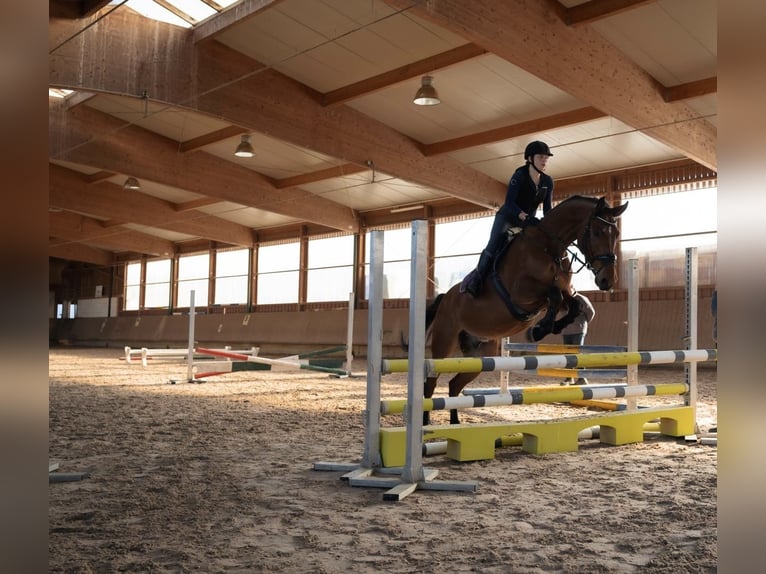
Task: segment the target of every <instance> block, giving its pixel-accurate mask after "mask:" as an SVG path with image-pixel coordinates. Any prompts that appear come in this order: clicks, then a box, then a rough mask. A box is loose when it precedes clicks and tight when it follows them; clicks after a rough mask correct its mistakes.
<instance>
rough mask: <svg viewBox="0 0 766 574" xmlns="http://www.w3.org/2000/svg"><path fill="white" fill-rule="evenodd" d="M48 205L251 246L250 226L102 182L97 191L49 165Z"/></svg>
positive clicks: (63, 169) (75, 173) (77, 178)
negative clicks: (177, 209) (178, 206)
mask: <svg viewBox="0 0 766 574" xmlns="http://www.w3.org/2000/svg"><path fill="white" fill-rule="evenodd" d="M49 178H50V179H49V185H50V192H49V203H50V205H52V206H56V207H66V208H67V209H69V210H72V211H78V212H80V213H87V214H90V215H92V216H95V217H104V218H107V219H119V220H121V221H127V222H130V223H138V224H141V225H148V226H151V227H158V228H160V229H168V230H170V231H175V232H177V233H184V234H186V235H191V236H195V237H204V238H207V239H211V240H213V241H220V242H222V243H227V244H230V245H241V246H245V247H251V246H252V245H253V243H254V242H253V231H252V229H250V228H249V227H245V226H244V225H239V224H236V223H232V222H230V221H226V220H224V219H221V218H219V217H214V216H212V215H205V214H201V213H198V212H194V211H189V212H184V213H179V212H177V211H176V210H175V209H174V207H173V204H171V203H170V202H168V201H164V200H162V199H158V198H156V197H151V196H148V195H145V194H142V193H136V192H131V193H130V194H129V195H126V192H125V191H124V190H123V189H122V187H120V186H118V185H114V184H112V183H106V182H105V183H102V184H101V185H100V186H98V188H95V187H93V186H88V185H87V184H84V183H83V181H82V178H80V177H79V174H78V173H77V172H74V171H71V170H68V169H66V168H63V167H59V166H57V165H53V164H50V165H49Z"/></svg>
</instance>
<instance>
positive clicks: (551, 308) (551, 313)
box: [527, 285, 564, 343]
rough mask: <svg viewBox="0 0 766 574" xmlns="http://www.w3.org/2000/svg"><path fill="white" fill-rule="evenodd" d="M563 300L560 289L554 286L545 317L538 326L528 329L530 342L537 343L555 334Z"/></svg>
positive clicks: (550, 289) (549, 292) (550, 290)
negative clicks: (557, 317)
mask: <svg viewBox="0 0 766 574" xmlns="http://www.w3.org/2000/svg"><path fill="white" fill-rule="evenodd" d="M563 300H564V296H563V294H562V293H561V289H560V288H559V287H557V286H555V285H554V286H552V287H550V288H549V289H548V307H547V309H546V311H545V316H544V317H543V318H542V319H541V320H540V321H539V322H538V323H537V325H535V326H534V327H532V328H530V329H527V340H528V341H530V342H532V343H536V342H537V341H540V340H541V339H542V338H543V337H545V336H546V335H549V334H550V333H552V332H553V324H554V322H555V320H556V314H557V313H558V310H559V307H561V302H562V301H563Z"/></svg>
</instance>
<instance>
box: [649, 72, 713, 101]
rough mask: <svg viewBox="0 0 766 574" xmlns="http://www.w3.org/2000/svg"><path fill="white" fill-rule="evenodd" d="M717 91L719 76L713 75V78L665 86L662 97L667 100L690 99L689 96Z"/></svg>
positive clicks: (693, 96)
mask: <svg viewBox="0 0 766 574" xmlns="http://www.w3.org/2000/svg"><path fill="white" fill-rule="evenodd" d="M717 91H718V77H717V76H713V77H712V78H705V79H704V80H697V81H696V82H688V83H686V84H679V85H677V86H671V87H669V88H665V90H664V92H663V93H662V97H663V99H664V100H665V101H666V102H677V101H678V100H688V99H689V98H697V97H699V96H706V95H707V94H714V93H715V92H717Z"/></svg>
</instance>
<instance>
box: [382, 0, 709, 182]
mask: <svg viewBox="0 0 766 574" xmlns="http://www.w3.org/2000/svg"><path fill="white" fill-rule="evenodd" d="M386 3H387V4H390V5H391V6H394V7H395V8H398V9H402V10H406V9H409V12H411V13H412V14H415V15H417V16H419V17H421V18H424V19H426V20H428V21H430V22H433V23H435V24H437V25H439V26H442V27H444V28H446V29H447V30H449V31H451V32H453V33H455V34H460V35H461V36H462V37H464V38H465V39H466V40H468V41H471V42H473V43H475V44H477V45H479V46H481V47H483V48H485V49H486V50H488V51H490V52H492V53H494V54H496V55H497V56H499V57H501V58H504V59H506V60H508V61H509V62H511V63H513V64H515V65H516V66H518V67H520V68H521V69H523V70H526V71H527V72H529V73H530V74H534V75H535V76H536V77H538V78H539V79H540V80H542V81H544V82H548V83H549V84H551V85H553V86H555V87H557V88H559V89H560V90H562V91H564V92H566V93H568V94H570V95H571V96H573V97H575V98H577V99H578V100H580V101H582V102H585V103H587V104H588V105H590V106H592V107H594V108H596V109H599V110H601V111H602V112H604V113H606V114H608V115H610V116H613V117H615V118H617V119H618V120H620V121H621V122H624V123H626V124H628V125H629V126H631V127H633V128H635V129H637V130H641V131H642V132H644V133H645V134H647V135H648V136H649V137H652V138H654V139H656V140H658V141H660V142H662V143H664V144H665V145H667V146H669V147H671V148H673V149H676V150H678V151H679V152H681V153H683V154H684V155H685V156H687V157H688V158H690V159H693V160H694V161H696V162H698V163H701V164H702V165H705V166H706V167H709V168H710V169H716V164H717V161H718V160H717V155H716V144H717V131H716V128H715V126H714V125H713V124H711V123H710V122H709V121H707V120H705V119H704V118H700V117H699V114H698V112H697V111H696V110H694V109H693V108H691V107H689V106H687V105H685V104H684V103H683V102H674V103H672V104H668V103H666V102H665V101H664V100H663V97H662V89H661V87H660V86H658V83H657V82H656V80H654V78H652V77H651V76H650V75H649V74H648V73H647V72H646V71H645V70H644V69H643V68H641V67H640V66H639V65H638V64H636V63H635V62H633V61H632V60H630V59H629V58H628V57H626V56H624V55H623V54H622V53H621V52H620V51H619V50H616V49H615V48H614V46H613V45H612V44H610V43H609V42H608V41H607V40H606V39H605V38H604V37H603V36H602V35H601V34H599V33H598V32H596V31H595V30H594V29H592V28H590V27H588V26H581V27H578V28H573V27H569V26H567V25H566V24H564V23H563V22H561V21H560V20H559V19H558V18H551V8H550V6H549V4H548V3H546V2H532V1H529V0H505V1H504V2H496V1H494V0H473V1H472V2H470V3H468V2H463V1H462V0H439V2H427V3H415V4H412V2H411V0H386ZM509 22H513V26H509V25H508V23H509ZM518 30H524V34H519V33H518V32H517V31H518ZM552 37H555V38H556V41H555V42H530V41H529V38H552ZM628 86H629V89H628V88H627V87H628Z"/></svg>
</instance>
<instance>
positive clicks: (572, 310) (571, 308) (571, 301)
mask: <svg viewBox="0 0 766 574" xmlns="http://www.w3.org/2000/svg"><path fill="white" fill-rule="evenodd" d="M564 303H565V304H566V306H567V313H566V315H564V316H563V317H561V318H560V319H558V320H557V321H555V322H554V323H553V330H552V331H551V332H552V333H553V334H554V335H558V334H559V333H561V330H562V329H563V328H564V327H566V326H567V325H571V324H572V322H573V321H574V320H575V318H577V315H578V314H579V313H580V302H579V301H578V300H577V299H575V298H574V297H572V296H571V295H570V294H569V293H568V292H565V293H564Z"/></svg>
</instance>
